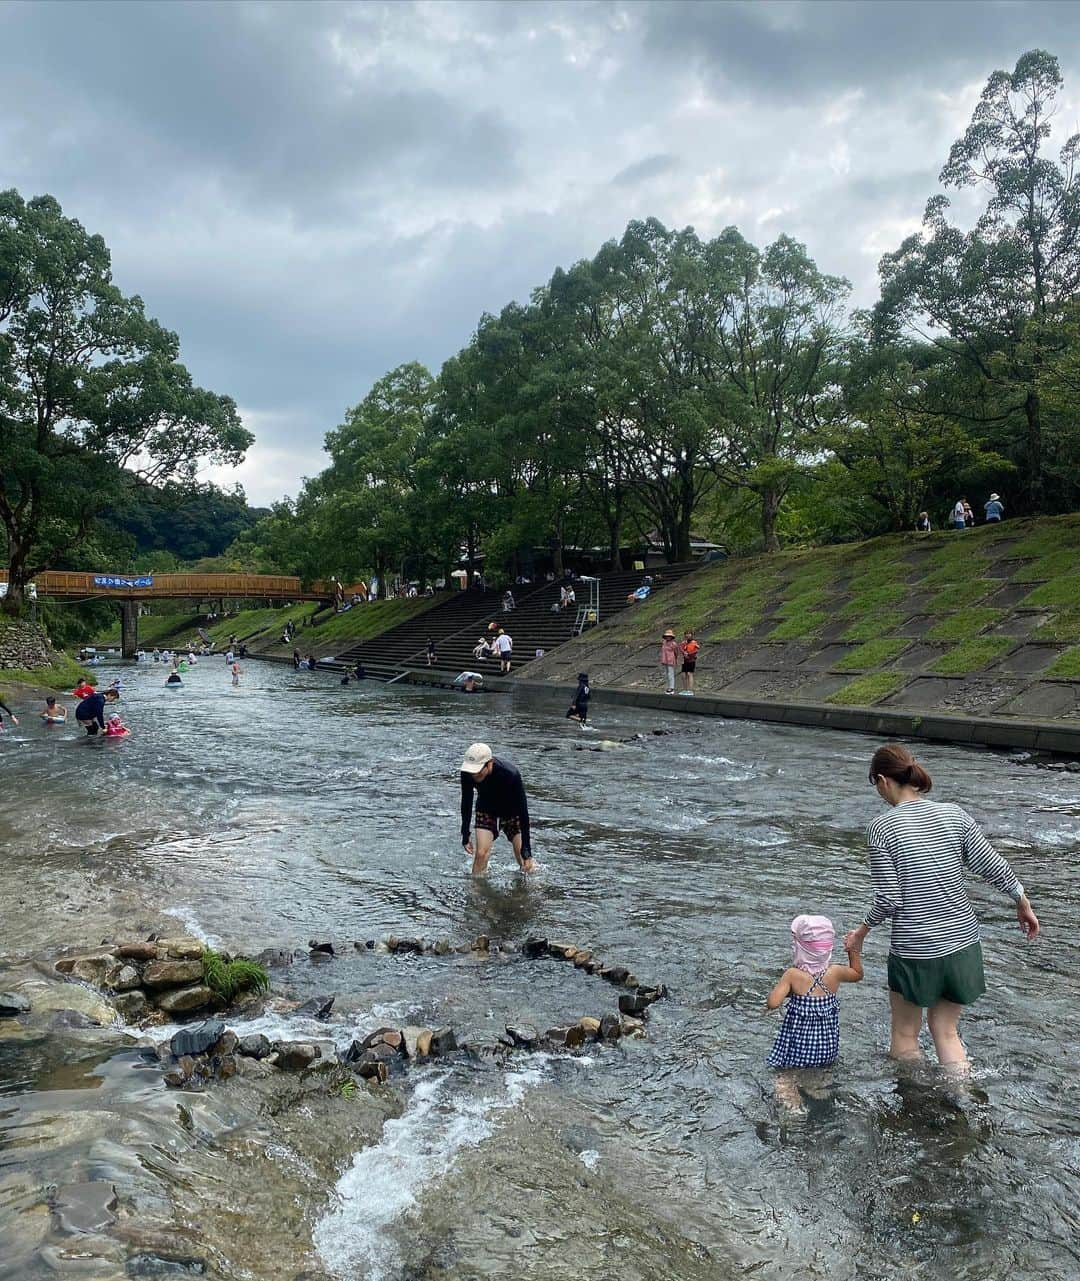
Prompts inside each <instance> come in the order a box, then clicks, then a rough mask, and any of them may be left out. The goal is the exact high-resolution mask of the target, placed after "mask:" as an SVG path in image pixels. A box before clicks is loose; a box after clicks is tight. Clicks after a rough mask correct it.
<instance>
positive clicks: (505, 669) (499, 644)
mask: <svg viewBox="0 0 1080 1281" xmlns="http://www.w3.org/2000/svg"><path fill="white" fill-rule="evenodd" d="M495 650H496V652H497V653H498V655H499V671H500V672H502V674H503V675H504V676H509V675H510V655H511V654H512V653H513V652H514V642H513V641H512V640H511V639H510V637H509V636H508V635H507V633H506V632H504V631H503V629H502V628H501V627H500V628H499V630H498V633H497V634H496V636H495Z"/></svg>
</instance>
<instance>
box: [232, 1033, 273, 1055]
mask: <svg viewBox="0 0 1080 1281" xmlns="http://www.w3.org/2000/svg"><path fill="white" fill-rule="evenodd" d="M273 1048H274V1047H273V1046H272V1045H271V1044H270V1038H269V1037H268V1036H263V1034H262V1033H261V1032H251V1033H249V1034H248V1035H247V1036H242V1037H241V1038H240V1043H239V1045H238V1046H237V1051H238V1053H240V1054H242V1055H243V1056H244V1057H245V1058H248V1059H265V1058H266V1056H267V1055H268V1054H269V1053H270V1051H271V1050H272V1049H273Z"/></svg>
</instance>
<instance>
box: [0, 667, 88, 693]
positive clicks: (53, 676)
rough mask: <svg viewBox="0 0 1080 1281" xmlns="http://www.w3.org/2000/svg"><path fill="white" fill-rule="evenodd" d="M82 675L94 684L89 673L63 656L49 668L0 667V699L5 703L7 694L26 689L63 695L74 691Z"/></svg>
mask: <svg viewBox="0 0 1080 1281" xmlns="http://www.w3.org/2000/svg"><path fill="white" fill-rule="evenodd" d="M83 675H90V683H91V684H94V683H95V681H94V678H93V675H92V674H91V673H87V672H85V671H84V669H83V668H81V667H80V666H79V664H78V663H76V662H75V661H74V659H70V658H65V657H63V656H61V658H60V661H59V662H57V663H54V664H53V665H52V666H51V667H2V668H0V698H4V701H5V702H6V701H7V699H6V695H7V694H8V693H11V692H12V691H16V690H18V691H20V692H22V691H23V690H26V689H27V688H30V689H34V690H42V689H44V690H52V691H54V692H55V693H57V694H63V693H65V692H66V691H70V690H72V689H74V688H75V686H76V685H77V684H78V681H79V677H80V676H83Z"/></svg>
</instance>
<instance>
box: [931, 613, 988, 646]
mask: <svg viewBox="0 0 1080 1281" xmlns="http://www.w3.org/2000/svg"><path fill="white" fill-rule="evenodd" d="M1001 616H1002V611H1001V610H1000V609H990V608H989V607H988V606H985V605H981V606H980V605H976V606H975V607H974V608H972V609H958V610H957V611H956V613H955V614H953V615H951V616H950V617H949V618H943V619H942V620H941V622H940V623H938V624H937V625H936V626H935V627H932V628H931V629H930V631H929V632H927V636H928V638H929V639H930V640H938V641H963V640H970V639H971V638H972V637H973V636H978V634H979V633H980V632H984V631H986V629H987V628H988V627H990V626H991V625H992V624H994V623H996V622H997V621H998V620H999V619H1000V618H1001Z"/></svg>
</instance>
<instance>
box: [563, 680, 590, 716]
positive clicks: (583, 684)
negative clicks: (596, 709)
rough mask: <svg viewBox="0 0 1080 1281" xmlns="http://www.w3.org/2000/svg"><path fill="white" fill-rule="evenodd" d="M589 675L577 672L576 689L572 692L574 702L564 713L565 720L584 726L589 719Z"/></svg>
mask: <svg viewBox="0 0 1080 1281" xmlns="http://www.w3.org/2000/svg"><path fill="white" fill-rule="evenodd" d="M590 692H591V691H590V690H589V673H588V672H578V678H577V689H576V690H574V700H573V702H572V703H571V704H570V710H569V711H568V712H567V713H566V719H567V720H569V721H577V722H578V723H579V724H581V725H584V724H585V722H586V721H587V720H588V719H589V695H590Z"/></svg>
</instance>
